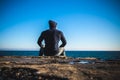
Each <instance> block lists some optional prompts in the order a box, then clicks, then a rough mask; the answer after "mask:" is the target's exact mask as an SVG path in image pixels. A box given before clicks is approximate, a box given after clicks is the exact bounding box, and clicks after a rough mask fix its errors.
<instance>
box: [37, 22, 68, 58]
mask: <svg viewBox="0 0 120 80" xmlns="http://www.w3.org/2000/svg"><path fill="white" fill-rule="evenodd" d="M49 25H50V29H48V30H46V31H43V32H42V34H41V36H40V37H39V39H38V44H39V46H40V47H42V41H43V40H44V41H45V48H44V55H45V56H54V55H56V54H57V53H58V52H59V47H64V46H65V45H66V40H65V37H64V35H63V33H62V32H61V31H59V30H57V29H56V23H55V22H53V21H51V20H50V21H49ZM60 40H61V41H62V44H61V45H60V46H59V45H58V44H59V41H60Z"/></svg>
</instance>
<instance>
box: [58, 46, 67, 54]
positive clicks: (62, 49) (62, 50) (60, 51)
mask: <svg viewBox="0 0 120 80" xmlns="http://www.w3.org/2000/svg"><path fill="white" fill-rule="evenodd" d="M56 56H66V55H65V50H64V47H60V48H59V52H58V53H57V54H56Z"/></svg>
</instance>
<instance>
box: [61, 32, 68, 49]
mask: <svg viewBox="0 0 120 80" xmlns="http://www.w3.org/2000/svg"><path fill="white" fill-rule="evenodd" d="M61 41H62V44H61V45H60V47H64V46H65V45H66V44H67V42H66V39H65V37H64V35H63V33H62V32H61Z"/></svg>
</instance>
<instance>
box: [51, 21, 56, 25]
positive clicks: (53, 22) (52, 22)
mask: <svg viewBox="0 0 120 80" xmlns="http://www.w3.org/2000/svg"><path fill="white" fill-rule="evenodd" d="M49 24H54V25H57V23H56V22H55V21H53V20H49Z"/></svg>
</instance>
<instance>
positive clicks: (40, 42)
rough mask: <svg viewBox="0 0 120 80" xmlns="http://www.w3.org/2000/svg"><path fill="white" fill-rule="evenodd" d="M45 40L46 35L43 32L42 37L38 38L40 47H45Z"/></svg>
mask: <svg viewBox="0 0 120 80" xmlns="http://www.w3.org/2000/svg"><path fill="white" fill-rule="evenodd" d="M43 39H44V33H43V32H42V33H41V35H40V37H39V38H38V41H37V43H38V45H39V46H40V47H43V45H42V41H43Z"/></svg>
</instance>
